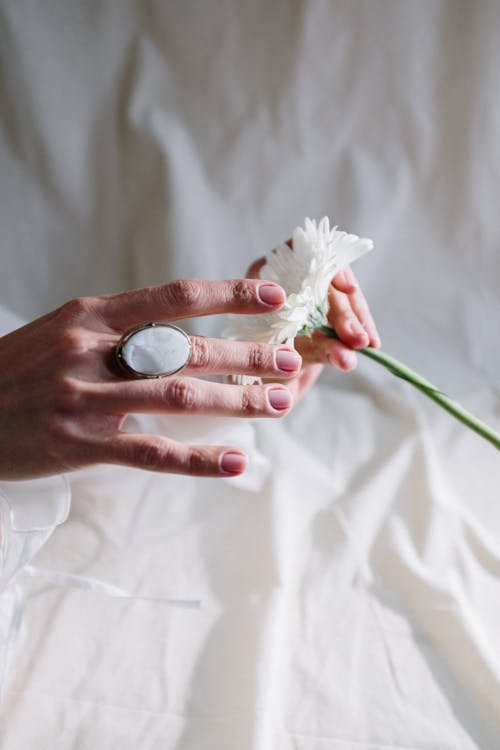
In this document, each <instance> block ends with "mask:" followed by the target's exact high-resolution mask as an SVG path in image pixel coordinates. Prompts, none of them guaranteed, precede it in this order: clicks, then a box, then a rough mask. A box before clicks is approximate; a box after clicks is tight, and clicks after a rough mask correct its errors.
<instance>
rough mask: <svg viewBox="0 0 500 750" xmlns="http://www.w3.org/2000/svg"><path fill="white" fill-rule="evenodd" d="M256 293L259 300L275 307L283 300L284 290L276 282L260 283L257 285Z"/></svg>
mask: <svg viewBox="0 0 500 750" xmlns="http://www.w3.org/2000/svg"><path fill="white" fill-rule="evenodd" d="M257 295H258V297H259V299H260V301H261V302H263V303H264V304H265V305H269V306H270V307H276V305H281V304H282V303H283V302H284V301H285V292H284V291H283V289H282V288H281V287H280V286H278V285H277V284H261V285H260V286H259V287H257Z"/></svg>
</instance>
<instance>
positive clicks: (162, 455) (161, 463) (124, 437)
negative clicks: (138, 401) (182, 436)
mask: <svg viewBox="0 0 500 750" xmlns="http://www.w3.org/2000/svg"><path fill="white" fill-rule="evenodd" d="M100 460H101V461H102V462H105V463H114V464H122V465H125V466H133V467H136V468H138V469H147V470H149V471H160V472H165V473H174V474H188V475H190V476H198V477H227V476H236V475H238V474H241V473H242V472H243V471H245V469H246V467H247V464H248V458H247V456H246V455H245V453H243V451H240V450H238V449H237V448H231V447H227V446H208V445H184V444H182V443H177V442H176V441H174V440H170V439H169V438H166V437H160V436H157V435H134V434H127V433H119V434H117V435H116V436H114V437H113V438H110V439H109V440H107V441H106V442H105V443H104V444H103V446H102V450H101V458H100Z"/></svg>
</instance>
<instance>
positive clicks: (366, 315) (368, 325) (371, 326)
mask: <svg viewBox="0 0 500 750" xmlns="http://www.w3.org/2000/svg"><path fill="white" fill-rule="evenodd" d="M349 303H350V305H351V309H352V311H353V312H354V314H355V315H356V317H357V319H358V321H359V322H360V323H361V325H362V326H363V328H364V329H365V331H366V332H367V334H368V338H369V344H370V346H373V347H374V348H375V349H378V348H380V346H381V345H382V342H381V341H380V336H379V334H378V331H377V327H376V325H375V321H374V320H373V317H372V314H371V312H370V308H369V307H368V303H367V301H366V298H365V296H364V294H363V292H362V291H361V289H360V287H359V286H358V288H357V289H356V290H355V291H354V292H352V293H351V294H349Z"/></svg>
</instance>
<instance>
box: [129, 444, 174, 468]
mask: <svg viewBox="0 0 500 750" xmlns="http://www.w3.org/2000/svg"><path fill="white" fill-rule="evenodd" d="M168 456H169V453H168V450H167V449H166V448H165V445H164V444H163V443H162V442H161V441H160V440H153V439H151V440H148V441H145V442H143V443H139V444H137V445H136V446H135V448H134V461H135V462H136V463H137V464H139V465H140V466H144V467H146V468H148V467H149V468H155V467H157V466H164V465H165V464H167V463H168Z"/></svg>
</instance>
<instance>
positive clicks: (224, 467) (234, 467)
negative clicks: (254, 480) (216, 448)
mask: <svg viewBox="0 0 500 750" xmlns="http://www.w3.org/2000/svg"><path fill="white" fill-rule="evenodd" d="M247 464H248V459H247V457H246V455H245V454H244V453H234V452H231V451H228V452H227V453H223V454H222V458H221V462H220V468H221V472H222V473H223V474H241V473H242V472H243V471H245V469H246V468H247Z"/></svg>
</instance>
